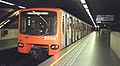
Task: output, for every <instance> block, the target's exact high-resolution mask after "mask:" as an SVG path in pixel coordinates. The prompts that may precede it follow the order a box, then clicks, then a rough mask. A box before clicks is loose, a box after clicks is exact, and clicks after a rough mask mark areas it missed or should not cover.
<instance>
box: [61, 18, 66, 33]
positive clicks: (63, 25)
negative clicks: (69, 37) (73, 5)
mask: <svg viewBox="0 0 120 66" xmlns="http://www.w3.org/2000/svg"><path fill="white" fill-rule="evenodd" d="M64 20H65V19H64V16H63V19H62V21H63V22H62V30H63V31H62V32H63V34H64V27H65V26H64V23H65V22H64Z"/></svg>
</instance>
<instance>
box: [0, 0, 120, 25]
mask: <svg viewBox="0 0 120 66" xmlns="http://www.w3.org/2000/svg"><path fill="white" fill-rule="evenodd" d="M4 1H7V2H11V3H14V4H16V5H21V6H24V7H27V8H31V7H50V8H54V7H58V8H62V9H63V10H65V11H67V12H69V13H71V14H72V15H74V16H76V17H78V18H80V19H81V20H83V21H85V22H87V23H89V24H91V25H93V23H92V21H91V19H90V18H89V16H88V14H87V12H86V11H85V9H84V8H83V6H82V3H81V2H80V0H4ZM86 3H87V5H88V8H89V9H90V12H91V14H92V16H93V18H94V20H95V19H96V15H114V17H115V19H114V22H119V21H120V17H119V16H120V7H119V6H120V0H86ZM1 8H13V9H15V8H16V9H18V8H17V7H16V6H8V5H5V4H2V3H0V9H1ZM0 11H1V10H0Z"/></svg>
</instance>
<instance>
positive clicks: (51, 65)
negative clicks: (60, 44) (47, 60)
mask: <svg viewBox="0 0 120 66" xmlns="http://www.w3.org/2000/svg"><path fill="white" fill-rule="evenodd" d="M78 45H79V44H76V45H75V46H74V47H72V48H71V49H70V50H69V51H68V52H66V53H65V54H63V55H62V56H61V57H60V58H58V59H57V60H56V61H55V62H53V63H51V64H50V66H53V65H54V64H55V63H57V62H58V61H59V60H61V59H62V58H63V57H64V56H65V55H67V54H68V53H69V52H71V51H72V50H73V49H74V48H76V47H77V46H78Z"/></svg>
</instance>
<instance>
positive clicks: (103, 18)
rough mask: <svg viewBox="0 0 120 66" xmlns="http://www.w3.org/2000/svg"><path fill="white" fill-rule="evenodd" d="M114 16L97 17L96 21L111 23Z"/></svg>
mask: <svg viewBox="0 0 120 66" xmlns="http://www.w3.org/2000/svg"><path fill="white" fill-rule="evenodd" d="M113 20H114V15H97V18H96V21H113Z"/></svg>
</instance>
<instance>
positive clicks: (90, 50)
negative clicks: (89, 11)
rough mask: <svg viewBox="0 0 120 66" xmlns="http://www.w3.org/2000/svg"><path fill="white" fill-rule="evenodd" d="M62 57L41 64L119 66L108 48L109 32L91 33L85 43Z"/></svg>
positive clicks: (53, 65) (119, 60) (52, 65)
mask: <svg viewBox="0 0 120 66" xmlns="http://www.w3.org/2000/svg"><path fill="white" fill-rule="evenodd" d="M78 43H79V42H77V43H76V44H78ZM69 50H70V49H69ZM62 51H65V50H62ZM67 52H68V51H67ZM67 52H65V53H67ZM63 55H64V54H62V55H61V54H59V56H60V57H59V58H58V59H59V60H56V61H53V60H52V58H50V59H51V61H52V62H51V61H50V60H49V59H48V60H47V62H46V61H45V62H43V63H44V64H45V63H47V64H48V62H51V63H50V65H51V66H120V59H118V58H117V57H116V55H115V54H114V52H113V51H112V49H111V48H110V47H109V32H104V31H103V32H93V33H92V34H91V35H89V38H87V40H86V41H83V42H82V43H79V45H78V46H77V47H76V48H75V49H74V50H72V51H71V52H69V53H68V54H66V55H64V57H63ZM56 56H58V55H56ZM53 57H55V56H53ZM43 63H42V64H40V65H39V66H41V65H43ZM45 65H46V64H45Z"/></svg>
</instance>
